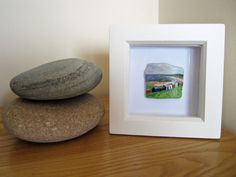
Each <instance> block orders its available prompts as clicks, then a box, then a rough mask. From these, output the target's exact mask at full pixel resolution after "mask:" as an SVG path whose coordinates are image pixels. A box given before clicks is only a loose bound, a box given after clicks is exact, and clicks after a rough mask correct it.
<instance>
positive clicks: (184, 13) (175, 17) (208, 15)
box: [159, 0, 236, 133]
mask: <svg viewBox="0 0 236 177" xmlns="http://www.w3.org/2000/svg"><path fill="white" fill-rule="evenodd" d="M159 7H160V9H159V17H160V18H159V22H160V23H225V25H226V47H225V51H226V55H225V75H224V104H223V126H224V127H226V128H227V129H229V130H231V131H233V132H235V133H236V92H235V90H236V82H235V81H236V1H235V0H160V1H159ZM212 67H214V66H212ZM216 89H217V88H216Z"/></svg>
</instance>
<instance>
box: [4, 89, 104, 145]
mask: <svg viewBox="0 0 236 177" xmlns="http://www.w3.org/2000/svg"><path fill="white" fill-rule="evenodd" d="M103 115H104V106H103V104H102V103H101V102H100V101H99V100H98V99H97V98H96V97H94V96H92V95H90V94H84V95H81V96H78V97H75V98H71V99H65V100H56V101H30V100H25V99H21V98H17V99H15V100H14V101H13V102H12V103H11V104H10V105H9V106H8V108H7V109H5V111H4V113H3V123H4V125H5V127H6V128H7V129H8V130H9V131H10V132H11V133H12V134H13V135H14V136H16V137H18V138H20V139H23V140H26V141H32V142H40V143H48V142H58V141H64V140H69V139H72V138H75V137H78V136H80V135H82V134H84V133H86V132H88V131H89V130H91V129H92V128H94V127H95V126H96V125H98V123H99V121H100V120H101V118H102V117H103Z"/></svg>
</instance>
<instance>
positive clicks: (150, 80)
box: [144, 63, 184, 99]
mask: <svg viewBox="0 0 236 177" xmlns="http://www.w3.org/2000/svg"><path fill="white" fill-rule="evenodd" d="M144 77H145V96H146V98H157V99H163V98H181V97H182V92H183V78H184V69H183V68H182V67H179V66H174V65H171V64H168V63H149V64H147V66H146V68H145V71H144Z"/></svg>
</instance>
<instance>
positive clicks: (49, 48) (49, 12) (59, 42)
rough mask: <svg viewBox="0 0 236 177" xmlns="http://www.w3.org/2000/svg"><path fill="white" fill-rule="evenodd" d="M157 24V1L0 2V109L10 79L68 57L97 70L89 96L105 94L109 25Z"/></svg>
mask: <svg viewBox="0 0 236 177" xmlns="http://www.w3.org/2000/svg"><path fill="white" fill-rule="evenodd" d="M157 20H158V0H119V1H118V0H0V106H2V105H5V104H6V103H7V102H8V101H9V100H11V99H12V98H13V97H14V94H13V93H12V92H11V91H10V89H9V81H10V79H11V78H12V77H13V76H15V75H16V74H18V73H20V72H23V71H25V70H28V69H30V68H32V67H34V66H37V65H39V64H43V63H45V62H49V61H53V60H56V59H62V58H68V57H81V58H84V59H87V60H89V61H92V62H94V63H96V64H97V65H98V66H100V67H101V68H102V70H103V81H102V83H101V84H100V85H99V86H98V87H97V88H96V89H95V90H94V91H93V93H94V94H96V95H108V39H109V25H110V24H116V23H118V24H119V23H121V24H123V23H126V24H127V23H157Z"/></svg>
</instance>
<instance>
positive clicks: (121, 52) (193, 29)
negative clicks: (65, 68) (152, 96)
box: [109, 24, 225, 139]
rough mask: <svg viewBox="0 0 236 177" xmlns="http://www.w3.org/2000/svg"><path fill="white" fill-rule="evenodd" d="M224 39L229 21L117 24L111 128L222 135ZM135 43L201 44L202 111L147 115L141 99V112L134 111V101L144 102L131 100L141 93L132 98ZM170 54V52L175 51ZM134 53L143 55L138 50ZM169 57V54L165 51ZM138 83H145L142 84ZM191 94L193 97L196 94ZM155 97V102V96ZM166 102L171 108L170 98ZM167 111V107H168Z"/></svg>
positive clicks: (146, 132) (114, 30) (113, 46)
mask: <svg viewBox="0 0 236 177" xmlns="http://www.w3.org/2000/svg"><path fill="white" fill-rule="evenodd" d="M224 40H225V26H224V25H223V24H173V25H172V24H168V25H167V24H165V25H164V24H163V25H123V26H122V25H116V26H112V27H111V29H110V64H109V65H110V66H109V72H110V78H109V82H110V83H109V86H110V94H109V95H110V122H109V125H110V127H109V131H110V133H111V134H124V135H141V136H164V137H185V138H209V139H219V138H220V136H221V119H222V118H221V116H222V96H223V72H224ZM133 46H137V47H139V46H141V47H142V46H144V47H146V48H147V49H148V47H154V48H155V47H156V49H157V50H156V51H158V50H159V49H158V48H160V47H164V48H165V50H166V49H167V50H168V47H169V48H170V49H171V47H177V48H178V47H180V48H181V47H183V48H195V47H198V48H200V55H199V60H200V61H199V71H198V73H199V74H198V77H196V78H198V83H197V84H195V85H194V83H192V84H193V86H194V87H195V88H197V90H198V93H197V97H195V98H193V99H192V100H196V99H197V107H196V109H197V114H193V115H191V114H186V115H185V114H183V115H181V114H182V113H180V114H177V115H174V113H175V112H173V113H172V114H171V115H169V114H166V115H165V114H163V113H162V114H161V113H153V112H151V113H150V114H148V113H146V112H145V110H144V111H143V113H142V112H141V113H140V112H138V111H139V110H141V109H142V108H143V105H142V104H141V106H140V105H139V106H140V109H138V110H137V111H136V110H134V112H133V111H131V107H132V104H136V103H137V104H138V103H140V101H139V100H138V99H137V100H135V101H133V102H134V103H132V99H136V98H135V96H133V97H131V96H130V95H132V94H131V92H130V91H129V89H130V87H132V85H130V83H132V77H133V76H132V77H131V76H130V75H132V74H131V73H132V72H133V71H130V68H132V66H136V65H135V64H134V65H133V64H132V62H136V60H134V59H131V58H132V55H131V53H132V50H133V48H132V47H133ZM138 50H139V49H138ZM134 51H136V50H134ZM139 51H141V50H139ZM183 51H184V50H183ZM168 53H171V50H170V52H168ZM144 54H145V52H144ZM146 54H147V55H149V54H150V52H146ZM135 56H138V55H137V53H136V55H135ZM173 56H174V55H173ZM157 58H158V54H157ZM166 58H168V57H167V56H166ZM190 60H191V59H190ZM138 61H141V60H137V62H138ZM135 72H136V71H135ZM137 72H138V71H137ZM184 77H185V76H184ZM137 79H138V80H139V79H142V78H141V77H138V78H137ZM190 80H191V79H190ZM190 84H191V83H190ZM138 87H142V86H141V85H140V84H139V85H138ZM186 89H189V88H186ZM137 93H138V92H137ZM138 97H139V98H140V99H141V100H142V99H143V98H141V97H144V96H143V95H142V96H140V95H138ZM144 99H147V98H144ZM183 99H184V98H183ZM188 99H189V100H191V98H188ZM130 100H131V101H130ZM148 101H149V100H148ZM135 102H136V103H135ZM141 102H142V101H141ZM152 102H155V101H153V100H152ZM156 102H159V103H158V104H159V105H160V102H161V100H158V101H156ZM165 102H167V103H166V105H167V107H168V100H166V101H165ZM172 102H173V100H172ZM163 103H164V102H163ZM147 104H149V102H147ZM173 104H176V106H178V104H179V103H178V102H177V101H176V103H173ZM181 104H182V103H181ZM185 106H186V105H185ZM144 107H145V106H144ZM147 107H148V106H147ZM163 110H165V109H164V108H163ZM154 111H155V110H154ZM167 112H168V111H167Z"/></svg>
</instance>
